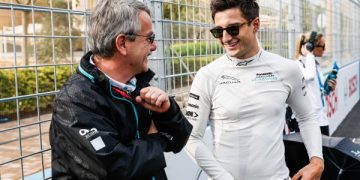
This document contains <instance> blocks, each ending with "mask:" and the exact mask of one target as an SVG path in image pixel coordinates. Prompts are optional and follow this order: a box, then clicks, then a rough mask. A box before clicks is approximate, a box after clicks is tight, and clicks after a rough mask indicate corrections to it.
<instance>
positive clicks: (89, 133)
mask: <svg viewBox="0 0 360 180" xmlns="http://www.w3.org/2000/svg"><path fill="white" fill-rule="evenodd" d="M97 133H98V131H97V129H96V128H91V129H80V130H79V134H80V136H84V137H85V138H86V139H89V138H90V137H92V136H94V135H95V134H97Z"/></svg>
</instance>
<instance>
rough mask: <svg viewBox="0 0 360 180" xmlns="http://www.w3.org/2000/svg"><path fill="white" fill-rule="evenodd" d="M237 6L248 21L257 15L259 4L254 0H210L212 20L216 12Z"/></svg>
mask: <svg viewBox="0 0 360 180" xmlns="http://www.w3.org/2000/svg"><path fill="white" fill-rule="evenodd" d="M232 8H239V9H240V11H241V13H242V15H243V17H244V18H245V19H246V20H248V21H250V20H252V19H254V18H257V17H259V5H258V3H257V2H256V0H211V4H210V10H211V17H212V19H213V20H214V17H215V14H216V13H217V12H221V11H225V10H227V9H232Z"/></svg>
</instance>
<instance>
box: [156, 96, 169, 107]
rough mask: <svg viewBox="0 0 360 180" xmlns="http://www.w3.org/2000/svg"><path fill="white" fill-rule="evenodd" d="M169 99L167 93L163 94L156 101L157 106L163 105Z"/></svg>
mask: <svg viewBox="0 0 360 180" xmlns="http://www.w3.org/2000/svg"><path fill="white" fill-rule="evenodd" d="M167 100H168V97H167V95H166V94H161V95H160V96H159V97H158V98H157V101H156V103H155V105H156V106H158V107H161V105H162V104H163V103H164V102H166V101H167Z"/></svg>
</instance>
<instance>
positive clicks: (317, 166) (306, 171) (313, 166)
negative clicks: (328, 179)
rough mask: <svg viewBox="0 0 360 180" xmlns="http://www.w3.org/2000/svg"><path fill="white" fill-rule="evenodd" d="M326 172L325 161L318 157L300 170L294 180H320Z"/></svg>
mask: <svg viewBox="0 0 360 180" xmlns="http://www.w3.org/2000/svg"><path fill="white" fill-rule="evenodd" d="M323 170H324V161H323V160H322V159H320V158H318V157H312V158H311V159H310V163H309V164H308V165H306V166H305V167H303V168H302V169H300V170H299V171H298V172H297V173H296V174H295V175H294V176H293V177H292V178H291V179H292V180H300V179H301V180H320V177H321V174H322V172H323Z"/></svg>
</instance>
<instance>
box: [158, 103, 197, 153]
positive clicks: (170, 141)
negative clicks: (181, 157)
mask: <svg viewBox="0 0 360 180" xmlns="http://www.w3.org/2000/svg"><path fill="white" fill-rule="evenodd" d="M169 99H170V103H171V106H170V108H169V110H168V111H166V112H164V113H156V112H153V114H152V117H153V120H154V123H155V126H156V128H157V129H158V131H159V134H161V135H162V136H163V137H164V138H165V139H166V141H167V148H166V151H173V152H174V153H177V152H180V151H181V149H182V148H183V147H184V146H185V144H186V142H187V140H188V139H189V136H190V133H191V130H192V125H191V124H190V123H189V121H188V120H187V119H186V118H185V116H184V115H183V113H182V112H181V110H180V108H179V106H178V105H177V103H176V101H175V100H174V99H173V98H169Z"/></svg>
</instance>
